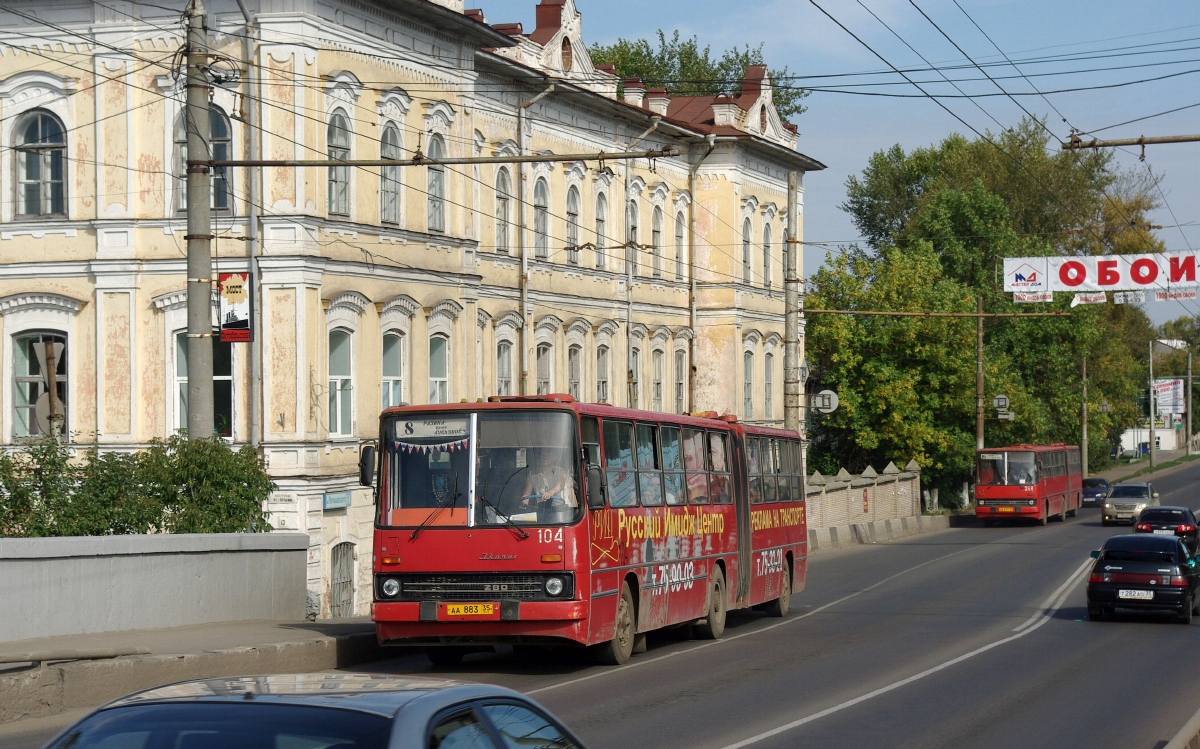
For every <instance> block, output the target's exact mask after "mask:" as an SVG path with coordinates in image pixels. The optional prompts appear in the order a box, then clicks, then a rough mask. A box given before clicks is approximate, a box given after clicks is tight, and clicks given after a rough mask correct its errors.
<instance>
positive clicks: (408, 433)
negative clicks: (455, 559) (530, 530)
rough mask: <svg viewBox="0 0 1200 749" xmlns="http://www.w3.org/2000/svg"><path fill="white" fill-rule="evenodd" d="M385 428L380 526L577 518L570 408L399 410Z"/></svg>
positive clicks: (578, 506) (544, 521)
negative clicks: (471, 503) (472, 496)
mask: <svg viewBox="0 0 1200 749" xmlns="http://www.w3.org/2000/svg"><path fill="white" fill-rule="evenodd" d="M472 416H474V418H472ZM385 434H386V435H387V439H386V444H385V445H384V448H385V450H384V472H385V475H384V479H383V494H384V496H383V499H382V501H381V502H380V514H379V524H380V525H381V526H406V527H415V526H420V525H426V526H431V527H439V526H440V527H445V526H466V525H472V526H493V525H512V524H518V525H558V524H563V523H573V522H575V521H577V520H578V519H579V517H580V512H581V503H580V502H579V500H578V497H579V494H580V492H579V488H578V487H579V477H578V471H577V470H576V457H577V456H576V454H577V453H578V450H576V449H574V447H573V446H574V445H576V443H577V440H576V436H575V420H574V418H573V415H572V414H570V413H565V412H547V411H541V412H530V411H482V412H478V413H476V414H469V413H450V414H428V415H426V414H421V415H414V416H413V417H407V418H406V417H403V416H401V417H398V418H396V419H393V420H391V421H389V422H388V425H387V429H386V430H385ZM472 454H474V455H475V472H474V474H475V486H474V489H475V503H474V505H475V506H474V512H473V514H472V513H471V511H470V509H469V500H470V496H469V495H470V488H471V487H470V481H471V465H470V460H471V455H472Z"/></svg>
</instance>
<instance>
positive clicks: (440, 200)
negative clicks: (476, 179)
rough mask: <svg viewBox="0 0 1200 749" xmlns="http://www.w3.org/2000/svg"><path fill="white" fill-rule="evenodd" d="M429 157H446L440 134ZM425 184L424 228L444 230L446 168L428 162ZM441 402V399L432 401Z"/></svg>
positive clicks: (430, 142)
mask: <svg viewBox="0 0 1200 749" xmlns="http://www.w3.org/2000/svg"><path fill="white" fill-rule="evenodd" d="M426 155H427V156H428V157H429V158H431V159H443V158H445V157H446V147H445V144H443V143H442V136H440V135H434V136H431V137H430V138H429V153H428V154H426ZM425 170H426V172H427V175H426V180H427V184H426V187H425V192H426V193H427V196H426V200H427V203H426V211H425V220H426V228H427V229H428V230H429V231H446V168H445V167H444V166H442V165H441V164H430V165H429V166H427V167H426V168H425ZM434 402H437V403H441V401H434Z"/></svg>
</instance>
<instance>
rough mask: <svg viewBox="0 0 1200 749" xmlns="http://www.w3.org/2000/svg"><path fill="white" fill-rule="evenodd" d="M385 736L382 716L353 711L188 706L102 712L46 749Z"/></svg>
mask: <svg viewBox="0 0 1200 749" xmlns="http://www.w3.org/2000/svg"><path fill="white" fill-rule="evenodd" d="M390 733H391V721H389V720H388V719H387V718H384V717H381V716H378V715H372V714H370V713H364V712H361V711H358V710H353V711H351V710H338V709H334V708H327V707H309V706H301V705H264V704H254V703H253V702H249V701H246V702H242V701H239V702H219V703H213V702H188V703H174V704H156V705H131V706H127V707H117V708H113V709H111V710H104V711H102V712H99V713H97V714H96V715H93V716H92V717H90V718H88V719H87V720H85V721H84V722H83V723H81V724H79V725H78V726H76V727H75V728H73V729H72V730H71V731H70V732H68V733H66V734H65V735H63V736H62V738H60V739H59V740H58V741H57V742H55V743H54V744H53V745H52V749H150V748H151V747H171V748H172V749H285V747H303V749H335V747H336V749H384V747H386V746H387V743H388V736H389V734H390Z"/></svg>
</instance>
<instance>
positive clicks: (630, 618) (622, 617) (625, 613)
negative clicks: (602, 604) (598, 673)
mask: <svg viewBox="0 0 1200 749" xmlns="http://www.w3.org/2000/svg"><path fill="white" fill-rule="evenodd" d="M635 639H637V623H636V620H635V617H634V608H633V594H632V593H630V592H629V583H622V584H621V600H620V601H618V602H617V622H616V624H615V625H614V627H613V638H612V639H611V640H609V641H608V642H606V643H604V644H602V645H599V646H597V649H596V660H597V661H598V662H599V663H601V664H603V665H606V666H620V665H623V664H624V663H625V662H626V661H628V660H629V656H631V655H633V644H634V640H635Z"/></svg>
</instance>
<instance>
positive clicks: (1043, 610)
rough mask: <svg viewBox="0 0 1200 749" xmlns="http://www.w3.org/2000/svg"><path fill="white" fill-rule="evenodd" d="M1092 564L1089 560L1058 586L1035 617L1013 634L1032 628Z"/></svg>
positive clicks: (1021, 625)
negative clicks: (1072, 582)
mask: <svg viewBox="0 0 1200 749" xmlns="http://www.w3.org/2000/svg"><path fill="white" fill-rule="evenodd" d="M1090 564H1092V560H1091V559H1089V560H1088V561H1086V562H1084V563H1083V565H1082V566H1081V567H1080V568H1079V569H1078V570H1075V572H1074V573H1073V574H1072V575H1071V577H1068V578H1067V581H1066V582H1064V583H1063V584H1062V585H1060V586H1058V587H1057V588H1056V589H1055V590H1054V592H1053V593H1051V594H1050V595H1049V597H1047V598H1046V601H1045V603H1043V604H1042V605H1041V607H1039V608H1038V610H1037V611H1036V612H1034V614H1033V616H1031V617H1029V618H1028V619H1026V620H1025V621H1024V622H1023V623H1021V624H1020V625H1018V626H1016V627H1013V630H1012V631H1013V632H1020V631H1021V630H1023V629H1025V628H1026V627H1028V626H1030V625H1031V624H1033V623H1034V622H1036V621H1037V620H1038V617H1040V616H1042V615H1044V614H1045V613H1046V612H1047V611H1048V610H1049V609H1050V607H1051V606H1052V605H1053V604H1054V600H1055V599H1056V598H1058V596H1059V594H1061V593H1062V592H1063V588H1066V587H1067V586H1068V585H1069V584H1071V581H1072V580H1073V579H1074V578H1075V575H1078V574H1079V573H1080V572H1081V571H1082V570H1083V568H1084V567H1087V566H1088V565H1090Z"/></svg>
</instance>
